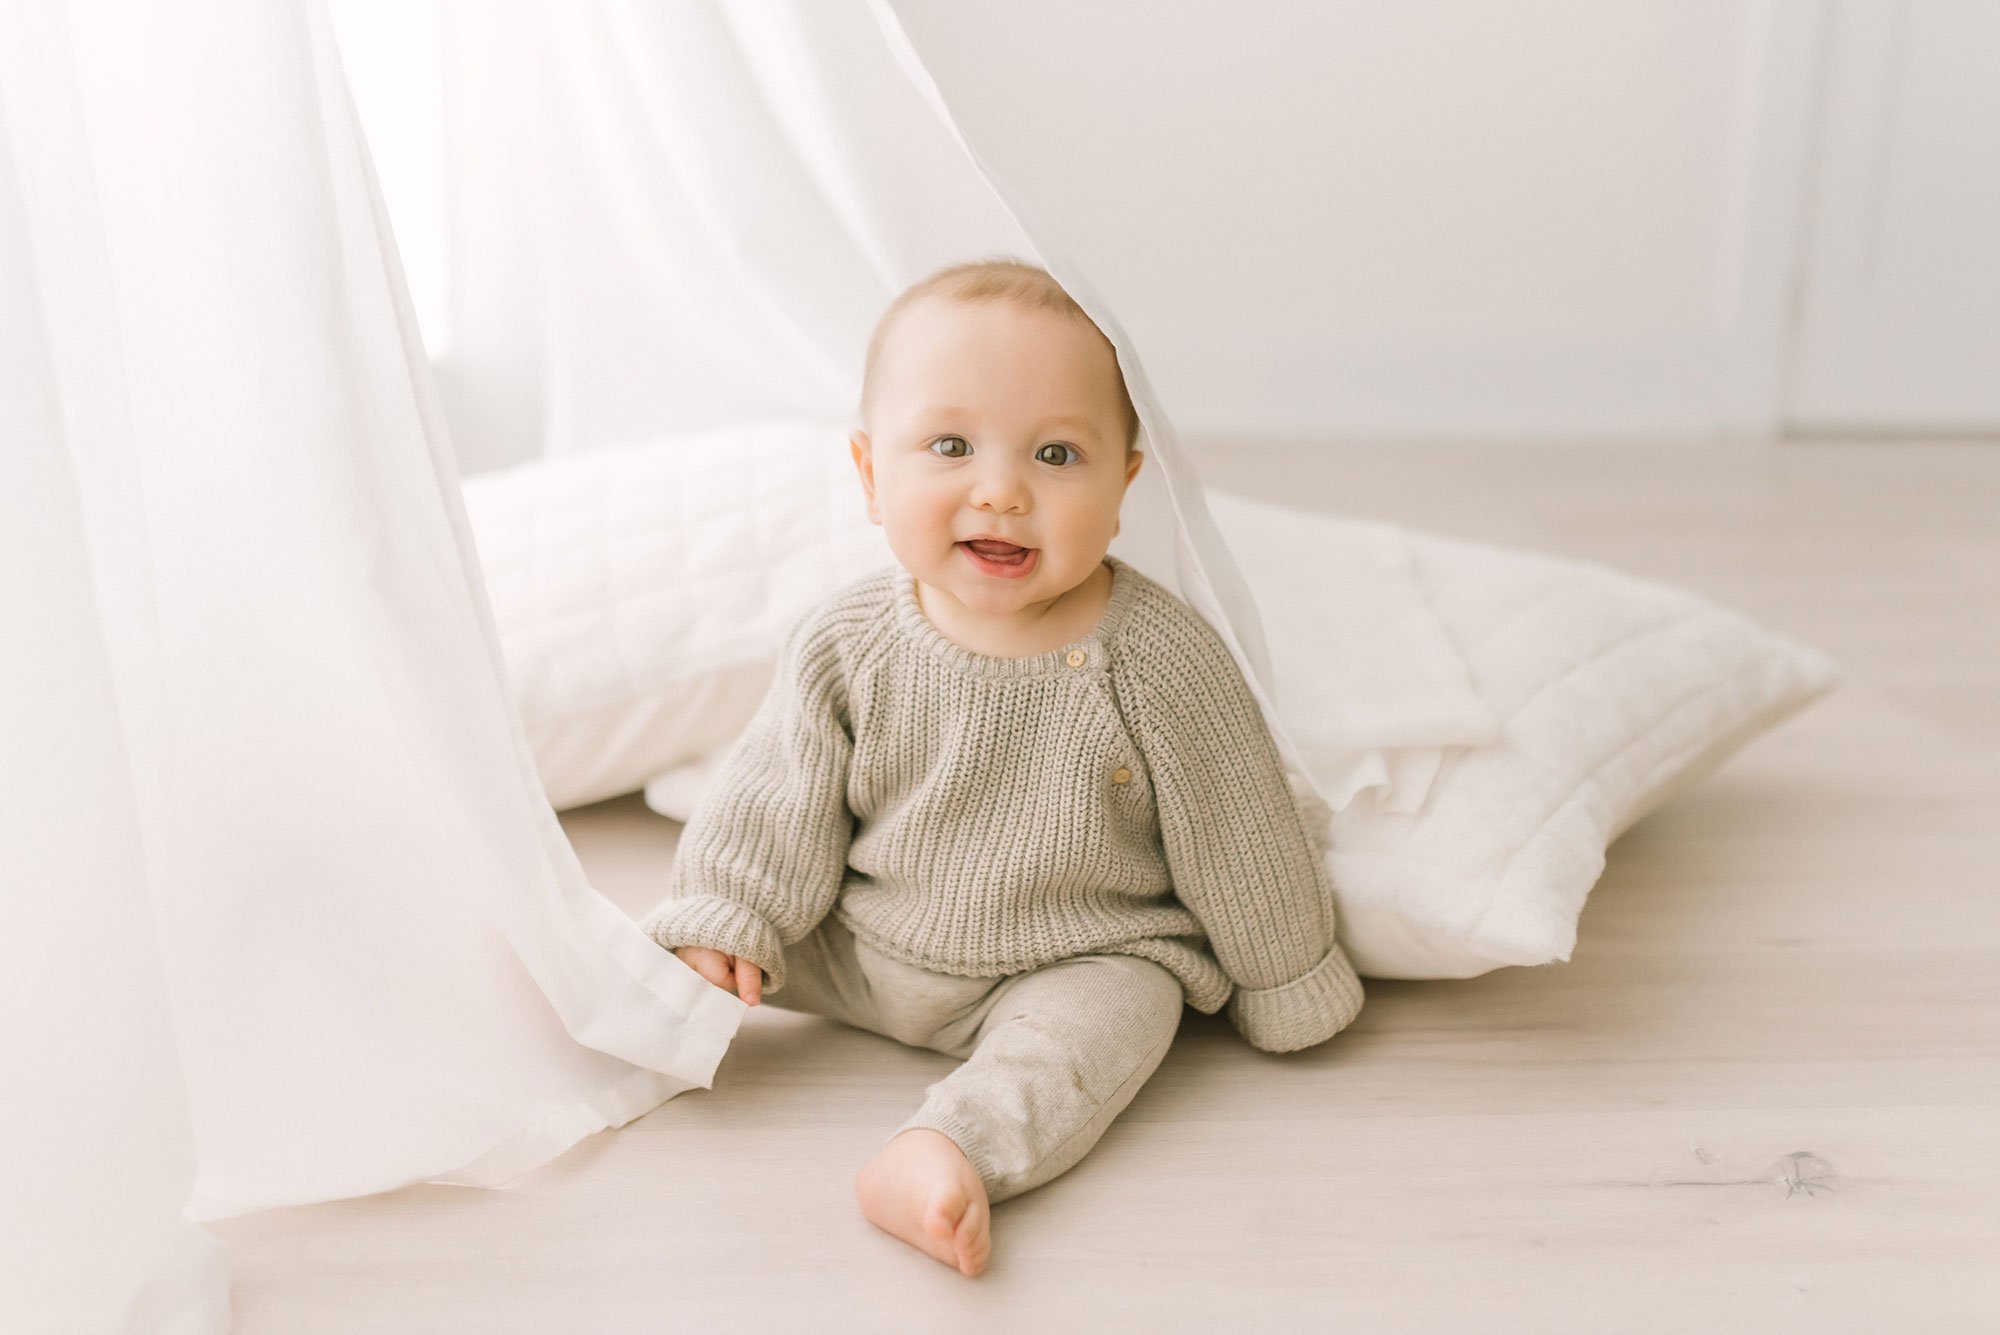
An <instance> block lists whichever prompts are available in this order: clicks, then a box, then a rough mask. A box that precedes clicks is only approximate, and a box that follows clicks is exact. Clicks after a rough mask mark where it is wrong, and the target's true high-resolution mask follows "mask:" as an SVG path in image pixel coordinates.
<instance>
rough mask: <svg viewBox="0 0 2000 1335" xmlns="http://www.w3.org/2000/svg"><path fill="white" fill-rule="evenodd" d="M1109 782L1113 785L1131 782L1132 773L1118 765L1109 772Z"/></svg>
mask: <svg viewBox="0 0 2000 1335" xmlns="http://www.w3.org/2000/svg"><path fill="white" fill-rule="evenodd" d="M1111 782H1113V783H1130V782H1132V771H1131V770H1129V769H1126V768H1125V767H1124V766H1123V765H1120V766H1119V767H1118V768H1117V769H1115V770H1113V771H1111Z"/></svg>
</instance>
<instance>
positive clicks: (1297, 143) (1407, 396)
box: [896, 0, 1814, 439]
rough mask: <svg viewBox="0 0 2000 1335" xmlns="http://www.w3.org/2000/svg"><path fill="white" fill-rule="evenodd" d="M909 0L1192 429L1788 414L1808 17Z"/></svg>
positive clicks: (1650, 3)
mask: <svg viewBox="0 0 2000 1335" xmlns="http://www.w3.org/2000/svg"><path fill="white" fill-rule="evenodd" d="M896 7H897V9H898V11H899V12H901V13H902V14H903V15H904V18H905V22H906V24H907V26H908V27H909V29H910V31H911V34H912V37H913V39H914V40H915V41H916V43H917V45H918V47H919V49H920V50H921V51H922V52H923V53H924V55H925V57H926V59H927V60H928V61H929V62H930V63H931V66H932V69H933V71H934V73H936V75H937V76H938V79H939V82H940V84H941V85H942V86H943V87H944V88H945V89H946V90H947V92H948V93H949V94H950V95H951V96H952V98H953V100H954V102H955V103H956V105H957V109H958V111H959V114H960V116H961V118H962V119H963V121H964V122H965V124H966V128H967V131H968V134H969V135H970V137H971V138H972V139H973V140H974V142H975V143H977V144H979V145H981V146H982V149H983V151H984V152H985V153H986V154H987V155H988V156H989V159H990V160H991V162H992V163H993V164H994V165H995V166H996V167H997V168H998V169H999V170H1001V171H1002V172H1003V173H1004V174H1005V175H1006V176H1007V177H1008V178H1009V179H1010V180H1011V181H1012V182H1014V183H1015V184H1016V186H1017V187H1018V188H1019V189H1020V190H1021V192H1022V193H1023V194H1024V195H1026V196H1027V197H1028V199H1029V200H1030V201H1031V202H1032V203H1033V205H1034V206H1035V208H1036V210H1037V212H1038V213H1039V214H1040V215H1041V217H1042V220H1043V221H1044V222H1046V223H1049V224H1053V228H1052V230H1053V232H1054V233H1055V234H1056V235H1058V236H1061V237H1063V238H1065V239H1066V241H1067V245H1068V247H1069V249H1070V251H1071V253H1072V254H1073V255H1074V256H1075V257H1076V258H1077V259H1078V260H1079V261H1081V262H1082V264H1083V266H1084V268H1085V271H1086V272H1088V273H1090V274H1091V275H1092V278H1093V281H1094V282H1095V284H1096V286H1097V287H1098V289H1099V291H1100V292H1102V293H1103V294H1104V296H1105V297H1106V298H1107V299H1108V300H1109V301H1110V302H1111V304H1112V305H1113V307H1114V308H1115V309H1117V310H1118V311H1119V312H1120V319H1121V321H1122V322H1123V323H1124V324H1125V325H1126V327H1127V329H1128V330H1129V331H1131V332H1132V333H1133V335H1134V336H1135V337H1136V338H1137V339H1138V340H1139V341H1140V344H1141V348H1142V352H1143V355H1144V356H1145V359H1146V363H1147V366H1148V368H1149V370H1150V372H1151V375H1152V379H1153V381H1154V384H1155V385H1156V387H1158V388H1159V390H1160V392H1161V394H1162V395H1163V397H1165V398H1166V400H1167V406H1168V408H1169V410H1170V411H1171V412H1173V413H1174V416H1175V419H1176V421H1178V422H1180V423H1181V424H1182V427H1183V429H1184V430H1187V431H1189V432H1191V433H1192V432H1251V433H1271V434H1278V435H1292V434H1311V435H1315V436H1319V435H1333V436H1341V437H1351V438H1362V439H1368V438H1385V437H1415V436H1427V435H1464V436H1551V435H1588V436H1626V435H1689V434H1692V435H1700V436H1710V435H1715V434H1726V433H1731V432H1738V433H1745V432H1747V433H1760V432H1763V431H1767V430H1769V429H1770V428H1771V427H1772V426H1773V425H1774V423H1775V417H1776V412H1777V407H1778V398H1779V395H1778V393H1777V383H1778V376H1779V361H1780V355H1781V346H1780V343H1781V333H1782V327H1783V321H1784V315H1785V309H1784V307H1785V298H1786V291H1785V280H1786V278H1787V271H1788V267H1789V254H1790V246H1791V238H1792V236H1793V233H1794V230H1795V221H1796V210H1797V206H1798V202H1799V196H1800V175H1801V171H1800V168H1801V165H1802V164H1801V162H1800V160H1799V159H1800V158H1801V156H1802V154H1803V150H1804V141H1803V136H1802V134H1801V130H1802V126H1803V110H1804V107H1805V100H1806V95H1807V93H1808V92H1809V91H1810V86H1809V81H1808V80H1807V78H1806V74H1807V72H1808V71H1809V69H1810V65H1811V60H1812V57H1813V55H1814V50H1813V46H1812V41H1811V39H1812V28H1813V24H1812V18H1813V15H1812V13H1811V12H1810V11H1806V10H1802V9H1801V8H1800V7H1799V6H1796V5H1790V6H1788V5H1782V4H1779V5H1774V4H1764V3H1742V2H1741V0H1621V2H1620V3H1617V4H1604V3H1601V2H1600V0H1567V2H1565V3H1549V2H1543V3H1522V2H1519V0H1506V2H1505V3H1501V2H1498V0H1426V2H1425V3H1421V4H1395V3H1387V2H1382V3H1325V4H1304V3H1270V2H1266V3H1245V4H1236V5H1220V4H1215V3H1212V2H1211V0H1131V2H1129V3H1106V2H1103V0H1100V2H1099V3H1086V4H1078V3H1074V2H1073V0H1012V2H1011V3H1009V4H1007V5H1005V6H997V5H995V6H984V5H982V6H968V5H964V4H961V3H957V2H956V0H897V5H896Z"/></svg>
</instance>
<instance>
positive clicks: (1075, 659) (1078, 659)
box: [1069, 649, 1089, 667]
mask: <svg viewBox="0 0 2000 1335" xmlns="http://www.w3.org/2000/svg"><path fill="white" fill-rule="evenodd" d="M1088 656H1089V655H1087V654H1085V653H1084V652H1083V650H1081V649H1072V650H1070V651H1069V665H1070V666H1071V667H1082V666H1083V660H1084V659H1085V658H1087V657H1088Z"/></svg>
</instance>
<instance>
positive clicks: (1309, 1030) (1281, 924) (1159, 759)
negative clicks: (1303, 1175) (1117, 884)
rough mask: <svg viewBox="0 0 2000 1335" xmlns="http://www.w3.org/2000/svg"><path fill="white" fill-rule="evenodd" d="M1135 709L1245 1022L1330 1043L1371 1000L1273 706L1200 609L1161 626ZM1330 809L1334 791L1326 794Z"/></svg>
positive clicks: (1249, 1030)
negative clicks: (1338, 923)
mask: <svg viewBox="0 0 2000 1335" xmlns="http://www.w3.org/2000/svg"><path fill="white" fill-rule="evenodd" d="M1145 634H1146V637H1147V638H1148V639H1149V640H1151V641H1152V643H1151V644H1149V645H1148V646H1147V649H1148V652H1146V653H1145V654H1143V655H1142V656H1141V658H1142V662H1141V665H1140V666H1139V667H1138V668H1137V670H1136V673H1135V675H1136V677H1137V679H1138V680H1137V681H1136V683H1135V687H1136V688H1135V691H1134V696H1135V702H1136V705H1137V707H1136V709H1135V713H1136V715H1137V718H1136V720H1135V723H1136V729H1137V731H1138V733H1139V738H1138V741H1139V745H1140V747H1141V749H1142V750H1143V751H1144V752H1145V755H1146V763H1147V765H1148V767H1149V768H1150V770H1151V774H1152V782H1153V792H1154V798H1155V801H1156V802H1157V803H1158V807H1159V815H1160V836H1161V842H1162V843H1163V845H1164V846H1165V852H1166V856H1167V863H1168V867H1169V869H1170V873H1171V875H1172V877H1173V882H1174V893H1175V895H1176V896H1177V897H1178V898H1179V899H1180V901H1181V902H1182V903H1183V904H1185V905H1186V906H1187V908H1188V910H1189V911H1190V912H1191V913H1193V914H1194V916H1195V917H1196V918H1197V919H1199V920H1200V922H1201V924H1202V927H1203V929H1204V930H1205V931H1206V932H1207V934H1208V940H1209V946H1210V948H1211V949H1212V950H1213V951H1214V953H1215V957H1216V961H1217V962H1218V963H1219V964H1221V965H1222V968H1223V971H1224V972H1225V973H1227V974H1228V975H1229V977H1230V980H1231V981H1232V982H1233V983H1234V984H1235V990H1234V991H1233V992H1232V993H1231V994H1230V998H1229V1002H1228V1014H1229V1019H1230V1022H1231V1023H1232V1024H1234V1025H1235V1026H1236V1029H1237V1032H1238V1033H1240V1034H1242V1035H1243V1037H1244V1038H1245V1039H1246V1040H1247V1041H1248V1042H1250V1043H1251V1044H1252V1045H1253V1046H1255V1047H1258V1048H1261V1049H1263V1050H1264V1051H1266V1052H1290V1051H1293V1050H1294V1049H1298V1048H1305V1047H1311V1046H1313V1045H1314V1044H1316V1043H1323V1042H1325V1041H1326V1040H1327V1039H1329V1038H1331V1037H1333V1035H1335V1034H1336V1033H1339V1032H1340V1031H1341V1030H1342V1029H1344V1028H1346V1027H1347V1025H1348V1024H1349V1023H1351V1022H1352V1021H1353V1019H1354V1017H1355V1015H1356V1013H1358V1012H1359V1010H1360V1009H1361V1001H1362V990H1361V980H1360V978H1359V976H1357V975H1356V973H1355V972H1354V966H1353V965H1352V964H1351V963H1350V962H1349V961H1348V958H1347V954H1346V952H1345V951H1344V950H1342V949H1341V946H1340V943H1339V941H1338V940H1337V939H1336V937H1335V934H1334V917H1335V915H1334V899H1333V885H1332V880H1331V878H1330V876H1329V874H1328V872H1327V869H1326V862H1325V858H1324V857H1323V856H1322V853H1321V848H1320V845H1319V843H1318V841H1317V840H1316V839H1315V838H1314V837H1313V835H1312V833H1311V832H1310V830H1309V828H1308V824H1307V820H1308V812H1309V807H1308V806H1307V798H1308V797H1309V796H1310V794H1301V795H1296V796H1295V794H1294V792H1293V789H1292V787H1291V783H1290V781H1289V780H1288V778H1287V776H1286V773H1285V769H1284V763H1283V760H1282V758H1281V757H1280V755H1279V753H1278V746H1277V742H1276V740H1275V739H1274V738H1273V737H1272V736H1271V730H1270V727H1269V725H1268V724H1266V722H1265V720H1264V714H1263V711H1262V709H1261V708H1260V707H1259V706H1258V704H1257V700H1256V697H1255V696H1254V695H1253V694H1252V693H1251V690H1250V685H1249V683H1248V682H1246V681H1245V680H1244V678H1243V673H1242V670H1241V669H1240V668H1239V667H1238V666H1237V663H1236V659H1235V656H1234V655H1232V654H1231V653H1230V651H1229V646H1228V645H1227V644H1226V643H1225V642H1224V641H1223V639H1222V637H1221V635H1220V634H1219V633H1218V632H1217V631H1216V630H1215V628H1214V627H1212V626H1210V625H1209V624H1208V623H1207V622H1206V621H1204V620H1202V619H1201V616H1200V614H1199V613H1197V612H1195V611H1194V610H1193V609H1192V608H1188V609H1186V615H1185V617H1182V618H1178V619H1171V620H1169V619H1162V622H1161V623H1159V624H1157V625H1149V626H1148V628H1147V630H1146V632H1145ZM1318 806H1319V809H1320V811H1321V812H1324V811H1325V805H1324V803H1320V804H1318Z"/></svg>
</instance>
